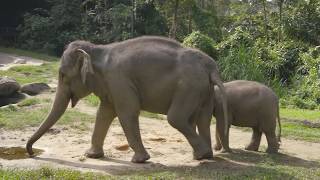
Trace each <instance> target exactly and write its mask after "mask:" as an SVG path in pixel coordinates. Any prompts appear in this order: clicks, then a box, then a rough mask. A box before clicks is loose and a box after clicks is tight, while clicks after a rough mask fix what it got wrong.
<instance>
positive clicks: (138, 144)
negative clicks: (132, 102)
mask: <svg viewBox="0 0 320 180" xmlns="http://www.w3.org/2000/svg"><path fill="white" fill-rule="evenodd" d="M119 119H120V123H121V126H122V128H123V131H124V133H125V135H126V137H127V140H128V143H129V146H130V147H131V148H132V149H133V151H134V155H133V157H132V159H131V162H134V163H144V162H145V161H146V160H148V159H150V155H149V154H148V152H147V151H146V149H145V148H144V146H143V144H142V140H141V134H140V130H139V118H138V114H137V115H135V116H127V115H123V116H121V115H120V116H119Z"/></svg>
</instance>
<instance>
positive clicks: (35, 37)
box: [18, 0, 81, 54]
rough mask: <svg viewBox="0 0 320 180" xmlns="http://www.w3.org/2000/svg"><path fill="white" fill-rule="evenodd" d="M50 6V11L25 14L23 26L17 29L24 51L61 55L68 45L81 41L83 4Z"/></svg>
mask: <svg viewBox="0 0 320 180" xmlns="http://www.w3.org/2000/svg"><path fill="white" fill-rule="evenodd" d="M50 2H51V3H52V4H53V5H52V8H51V9H50V11H47V10H44V9H35V10H34V11H33V12H31V13H26V14H25V16H24V23H23V25H21V26H20V27H19V28H18V30H19V31H20V33H19V42H20V43H19V44H20V47H22V48H23V49H32V50H34V49H36V50H38V51H41V52H45V53H49V54H60V53H61V52H62V50H63V47H64V46H65V45H66V44H67V43H68V42H70V41H72V40H75V39H79V38H81V35H80V33H79V29H80V24H81V18H79V17H81V8H80V6H79V4H81V0H70V1H64V0H58V1H50Z"/></svg>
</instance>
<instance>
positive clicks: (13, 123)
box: [0, 104, 94, 130]
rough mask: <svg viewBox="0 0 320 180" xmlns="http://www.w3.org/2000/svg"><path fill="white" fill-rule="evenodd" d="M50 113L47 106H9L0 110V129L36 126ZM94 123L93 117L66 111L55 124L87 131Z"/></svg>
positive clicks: (71, 110)
mask: <svg viewBox="0 0 320 180" xmlns="http://www.w3.org/2000/svg"><path fill="white" fill-rule="evenodd" d="M49 111H50V106H49V105H48V104H42V105H41V106H39V107H32V108H30V107H28V106H24V107H17V106H12V105H9V106H7V107H5V108H0V128H5V129H22V128H25V127H28V126H38V125H40V123H41V122H42V121H43V120H44V119H45V118H46V116H47V115H48V113H49ZM90 122H94V116H91V115H88V114H84V113H81V112H78V111H75V110H73V109H68V110H67V111H66V112H65V113H64V114H63V116H62V118H61V119H60V120H59V121H58V123H57V124H61V125H70V126H71V127H73V128H75V129H80V130H87V128H88V127H87V125H88V123H90Z"/></svg>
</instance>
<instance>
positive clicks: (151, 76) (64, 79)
mask: <svg viewBox="0 0 320 180" xmlns="http://www.w3.org/2000/svg"><path fill="white" fill-rule="evenodd" d="M214 85H217V86H218V87H219V88H220V89H221V91H222V92H224V87H223V84H222V82H221V80H220V77H219V73H218V69H217V65H216V63H215V61H214V60H213V59H211V58H210V57H209V56H207V55H206V54H204V53H202V52H200V51H198V50H195V49H189V48H184V47H182V46H181V45H180V44H179V43H177V42H176V41H173V40H170V39H167V38H160V37H140V38H135V39H131V40H127V41H123V42H119V43H113V44H108V45H94V44H92V43H89V42H85V41H74V42H72V43H70V44H69V45H68V46H67V48H66V49H65V51H64V53H63V56H62V59H61V65H60V69H59V81H58V88H57V93H56V98H55V101H54V103H53V107H52V109H51V112H50V113H49V115H48V117H47V119H46V120H45V121H44V122H43V123H42V124H41V125H40V127H39V129H38V130H37V131H36V132H35V133H34V135H33V136H32V137H31V138H30V139H29V141H28V142H27V151H28V153H29V154H30V155H32V154H33V152H32V145H33V143H34V142H36V141H37V140H38V139H39V138H40V137H41V136H42V135H43V134H44V133H45V132H46V131H47V130H48V129H49V128H50V127H51V126H52V125H53V124H54V123H55V122H56V121H57V120H58V119H59V118H60V117H61V115H62V114H63V113H64V112H65V110H66V108H67V106H68V103H69V101H70V100H71V104H72V107H74V106H75V105H76V103H77V102H78V100H79V99H80V98H83V97H85V96H87V95H89V94H90V93H94V94H95V95H96V96H98V97H99V98H100V100H101V103H100V106H99V109H98V112H97V117H96V123H95V127H94V132H93V135H92V145H91V148H90V149H89V150H87V152H86V154H87V156H88V157H92V158H99V157H102V156H103V155H104V153H103V142H104V139H105V136H106V133H107V131H108V129H109V126H110V124H111V122H112V120H113V119H114V118H115V117H118V118H119V120H120V123H121V126H122V128H123V130H124V132H125V135H126V137H127V140H128V143H129V145H130V147H131V148H132V149H133V151H134V152H135V154H134V156H133V158H132V162H137V163H141V162H145V161H146V160H148V159H149V158H150V156H149V154H148V153H147V151H146V150H145V148H144V146H143V144H142V141H141V136H140V131H139V122H138V117H139V113H140V110H145V111H149V112H154V113H161V114H166V115H167V118H168V121H169V123H170V124H171V125H172V126H173V127H174V128H176V129H177V130H179V131H180V132H181V133H182V134H183V135H184V136H185V137H186V138H187V140H188V142H189V143H190V144H191V146H192V148H193V150H194V158H195V159H203V158H210V157H212V149H211V139H210V128H209V127H210V118H211V116H212V110H213V94H214V88H213V87H214ZM223 94H224V93H223ZM223 102H224V108H225V110H226V108H227V107H226V101H225V98H224V99H223ZM225 112H226V111H225ZM225 116H227V114H226V113H225ZM225 120H226V119H225ZM193 122H196V124H197V126H198V128H199V134H197V133H196V131H195V130H194V129H193V128H192V126H191V125H192V124H193ZM226 128H227V127H226ZM159 131H162V130H160V129H159Z"/></svg>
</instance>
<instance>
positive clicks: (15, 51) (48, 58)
mask: <svg viewBox="0 0 320 180" xmlns="http://www.w3.org/2000/svg"><path fill="white" fill-rule="evenodd" d="M0 52H4V53H7V54H16V55H19V56H27V57H32V58H35V59H40V60H43V61H58V60H59V58H58V57H55V56H50V55H48V54H43V53H37V52H33V51H28V50H22V49H16V48H7V47H0Z"/></svg>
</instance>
